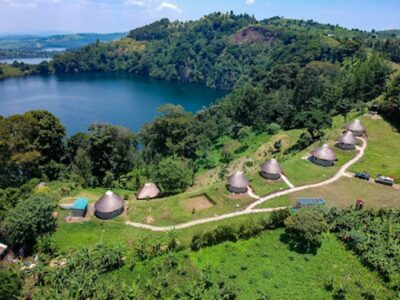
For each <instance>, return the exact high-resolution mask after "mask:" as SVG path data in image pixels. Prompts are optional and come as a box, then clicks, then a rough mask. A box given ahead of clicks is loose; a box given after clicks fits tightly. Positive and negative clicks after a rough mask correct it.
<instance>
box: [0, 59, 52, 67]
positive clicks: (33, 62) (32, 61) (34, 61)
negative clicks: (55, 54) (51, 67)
mask: <svg viewBox="0 0 400 300" xmlns="http://www.w3.org/2000/svg"><path fill="white" fill-rule="evenodd" d="M44 60H45V61H50V60H51V58H49V57H46V58H9V59H0V63H3V64H9V65H11V64H12V63H13V62H14V61H17V62H23V63H24V64H29V65H38V64H40V63H41V62H42V61H44Z"/></svg>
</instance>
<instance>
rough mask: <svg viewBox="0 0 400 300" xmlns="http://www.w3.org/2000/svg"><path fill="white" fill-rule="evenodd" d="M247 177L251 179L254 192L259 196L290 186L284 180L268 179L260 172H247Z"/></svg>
mask: <svg viewBox="0 0 400 300" xmlns="http://www.w3.org/2000/svg"><path fill="white" fill-rule="evenodd" d="M247 178H248V179H249V181H250V185H251V186H252V188H253V189H254V192H255V193H256V194H257V195H259V196H265V195H268V194H271V193H273V192H276V191H280V190H285V189H287V188H288V186H287V184H286V183H285V182H284V181H283V180H266V179H265V178H263V177H261V176H260V174H259V173H258V172H255V173H252V174H247Z"/></svg>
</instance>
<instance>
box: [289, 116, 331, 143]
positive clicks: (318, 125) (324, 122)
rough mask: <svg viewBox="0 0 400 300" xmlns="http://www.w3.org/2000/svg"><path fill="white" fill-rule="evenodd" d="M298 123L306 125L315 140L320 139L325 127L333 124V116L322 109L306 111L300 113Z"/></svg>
mask: <svg viewBox="0 0 400 300" xmlns="http://www.w3.org/2000/svg"><path fill="white" fill-rule="evenodd" d="M297 124H298V126H300V127H305V128H306V129H307V131H308V133H309V134H310V135H311V137H312V139H313V141H316V140H319V139H320V138H321V137H322V136H323V134H324V131H323V130H324V129H325V128H329V127H331V126H332V116H331V115H330V114H328V113H327V112H324V111H321V110H313V111H305V112H302V113H300V114H299V115H298V117H297Z"/></svg>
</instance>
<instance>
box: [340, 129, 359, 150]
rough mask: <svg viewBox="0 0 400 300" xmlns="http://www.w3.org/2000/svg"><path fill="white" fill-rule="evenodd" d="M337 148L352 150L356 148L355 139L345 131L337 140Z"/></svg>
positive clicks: (349, 132) (351, 133) (350, 133)
mask: <svg viewBox="0 0 400 300" xmlns="http://www.w3.org/2000/svg"><path fill="white" fill-rule="evenodd" d="M337 146H338V147H339V148H341V149H343V150H352V149H354V148H355V147H356V137H355V136H354V134H353V132H351V131H346V132H345V133H343V134H342V135H341V136H340V137H339V139H338V144H337Z"/></svg>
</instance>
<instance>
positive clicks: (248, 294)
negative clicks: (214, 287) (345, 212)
mask: <svg viewBox="0 0 400 300" xmlns="http://www.w3.org/2000/svg"><path fill="white" fill-rule="evenodd" d="M282 233H283V230H274V231H269V232H266V233H263V234H261V235H260V236H258V237H257V238H253V239H251V240H248V241H239V242H237V243H232V242H227V243H224V244H220V245H217V246H214V247H210V248H206V249H202V250H200V251H199V252H192V253H191V254H190V257H191V260H192V262H193V263H194V265H195V266H197V267H198V268H206V267H210V268H211V277H212V281H213V282H224V286H225V287H227V288H229V289H231V290H234V291H236V292H237V293H238V299H332V296H333V293H334V292H332V291H328V290H327V289H326V288H325V284H327V283H328V282H332V283H333V288H334V290H337V289H338V288H339V286H343V287H344V288H345V290H346V299H363V297H362V295H361V294H362V293H363V292H365V291H374V293H375V295H376V299H390V298H392V299H393V297H394V294H393V292H392V291H390V290H389V289H388V288H387V287H386V286H385V285H384V283H383V282H382V281H381V280H380V279H379V278H378V277H377V275H376V274H374V273H372V272H370V271H369V270H368V269H367V268H366V267H364V266H362V265H361V263H360V262H359V260H358V259H357V258H356V257H355V256H354V255H353V254H352V253H351V252H349V251H346V249H345V247H344V246H343V245H342V244H341V243H340V242H339V241H337V240H336V238H335V237H334V236H333V235H330V234H328V235H326V236H325V239H324V242H323V245H322V247H321V248H320V249H319V250H318V253H317V254H316V255H305V254H299V253H297V252H294V251H291V250H289V249H288V246H287V244H285V243H284V242H283V241H282V240H281V235H282Z"/></svg>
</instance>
